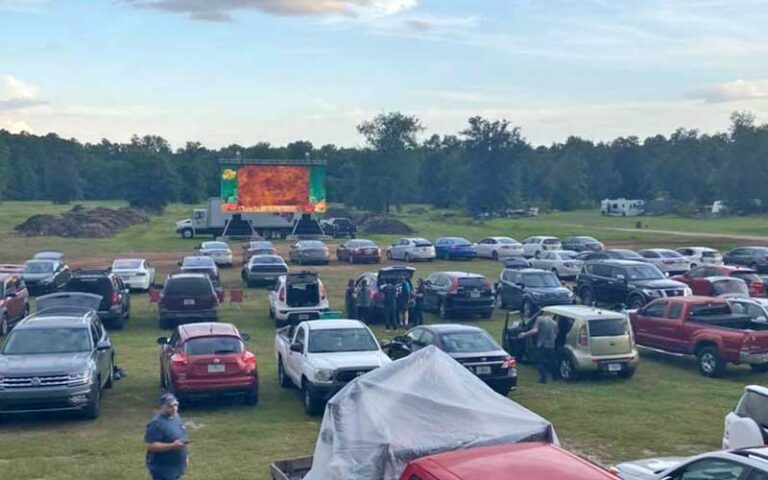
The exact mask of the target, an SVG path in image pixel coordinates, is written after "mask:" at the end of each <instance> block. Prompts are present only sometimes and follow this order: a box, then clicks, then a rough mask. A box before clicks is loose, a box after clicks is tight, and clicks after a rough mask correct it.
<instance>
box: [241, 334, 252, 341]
mask: <svg viewBox="0 0 768 480" xmlns="http://www.w3.org/2000/svg"><path fill="white" fill-rule="evenodd" d="M240 338H242V339H243V341H244V342H247V341H248V340H250V339H251V336H250V335H248V334H247V333H241V334H240Z"/></svg>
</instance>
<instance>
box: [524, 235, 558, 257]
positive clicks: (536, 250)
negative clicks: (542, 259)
mask: <svg viewBox="0 0 768 480" xmlns="http://www.w3.org/2000/svg"><path fill="white" fill-rule="evenodd" d="M562 249H563V244H562V243H560V239H559V238H557V237H544V236H537V237H528V238H526V239H525V240H523V255H525V256H526V257H528V258H530V257H536V258H539V255H541V254H542V253H543V252H545V251H547V250H562Z"/></svg>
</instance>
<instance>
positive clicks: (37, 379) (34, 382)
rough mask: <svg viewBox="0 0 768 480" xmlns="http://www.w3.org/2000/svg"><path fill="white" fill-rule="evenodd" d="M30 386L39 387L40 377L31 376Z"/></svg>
mask: <svg viewBox="0 0 768 480" xmlns="http://www.w3.org/2000/svg"><path fill="white" fill-rule="evenodd" d="M32 386H33V387H39V386H40V377H32Z"/></svg>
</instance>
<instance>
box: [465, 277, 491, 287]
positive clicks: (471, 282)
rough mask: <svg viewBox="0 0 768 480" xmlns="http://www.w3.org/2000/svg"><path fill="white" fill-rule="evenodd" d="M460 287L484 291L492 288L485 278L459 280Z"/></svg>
mask: <svg viewBox="0 0 768 480" xmlns="http://www.w3.org/2000/svg"><path fill="white" fill-rule="evenodd" d="M459 286H460V287H463V288H477V289H480V290H484V289H486V288H489V287H490V286H491V284H490V283H488V281H487V280H486V279H484V278H479V277H477V278H460V279H459Z"/></svg>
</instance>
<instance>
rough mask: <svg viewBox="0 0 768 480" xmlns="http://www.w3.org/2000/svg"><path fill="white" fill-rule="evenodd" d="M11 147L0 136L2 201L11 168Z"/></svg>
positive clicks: (0, 186)
mask: <svg viewBox="0 0 768 480" xmlns="http://www.w3.org/2000/svg"><path fill="white" fill-rule="evenodd" d="M2 133H4V132H2ZM10 160H11V149H10V148H8V145H6V144H5V141H4V140H3V138H2V137H0V201H2V200H3V199H4V198H5V189H6V187H7V186H8V173H9V172H10V169H11V161H10Z"/></svg>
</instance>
